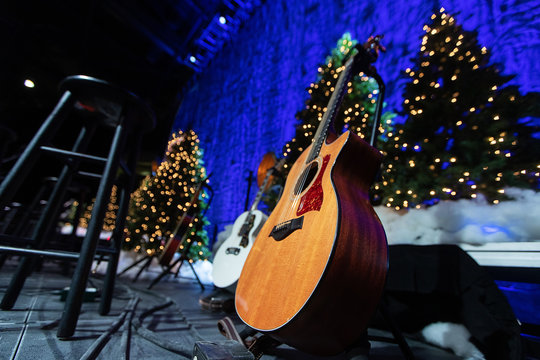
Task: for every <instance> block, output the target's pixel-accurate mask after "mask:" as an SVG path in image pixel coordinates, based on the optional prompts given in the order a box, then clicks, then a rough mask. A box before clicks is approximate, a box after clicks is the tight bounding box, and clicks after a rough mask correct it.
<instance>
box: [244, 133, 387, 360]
mask: <svg viewBox="0 0 540 360" xmlns="http://www.w3.org/2000/svg"><path fill="white" fill-rule="evenodd" d="M311 146H313V145H311ZM311 146H310V147H308V149H306V150H305V151H304V152H303V153H302V155H300V157H299V159H298V160H297V161H296V162H295V164H294V165H293V166H292V168H291V170H290V172H289V175H288V178H287V181H286V184H285V188H284V191H283V195H282V197H281V199H280V201H279V202H278V204H277V206H276V208H275V209H274V210H273V212H272V214H270V216H269V218H268V220H267V221H266V222H265V224H264V225H263V227H262V229H261V231H260V232H259V235H258V236H257V240H256V241H255V244H254V245H253V247H252V249H251V251H250V253H249V255H248V258H247V259H246V262H245V264H244V268H243V270H242V274H241V276H240V279H239V281H238V285H237V289H236V299H235V305H236V310H237V312H238V315H239V316H240V318H241V319H242V320H243V321H244V322H245V323H246V324H247V325H248V326H250V327H252V328H254V329H257V330H259V331H261V332H265V333H269V334H270V335H271V336H273V337H274V338H276V339H277V340H279V341H281V342H283V343H286V344H288V345H291V346H293V347H295V348H297V349H299V350H302V351H305V352H308V353H314V354H318V355H333V354H337V353H339V352H341V351H343V350H345V349H346V348H347V347H349V346H351V345H352V344H353V343H354V342H355V341H357V340H358V339H359V338H360V336H361V334H362V331H363V330H364V329H365V328H366V327H367V324H368V322H369V320H370V318H371V316H372V315H373V313H374V311H375V308H376V306H377V305H378V302H379V299H380V295H381V293H382V289H383V286H384V282H385V277H386V270H387V244H386V235H385V233H384V229H383V227H382V224H381V222H380V220H379V218H378V217H377V215H376V214H375V212H374V210H373V208H372V206H371V204H370V201H369V195H368V190H369V187H370V185H371V184H372V182H373V179H374V177H375V175H376V173H377V171H378V169H379V166H380V160H381V155H380V153H379V151H377V150H376V149H374V148H373V147H371V146H370V145H369V144H367V143H366V142H364V141H363V140H361V139H360V138H359V137H357V136H356V135H354V134H352V133H350V132H346V133H344V134H342V135H341V136H339V137H338V138H337V139H335V140H334V141H333V142H331V143H326V142H325V143H324V144H323V145H322V147H321V149H320V153H319V155H318V156H317V158H316V159H315V160H313V162H312V163H311V164H315V163H316V165H317V166H313V168H314V169H315V170H312V172H313V171H316V173H315V175H312V176H308V181H307V182H306V183H305V184H304V185H303V186H300V185H302V184H301V183H300V185H299V179H301V178H303V174H304V168H305V166H304V163H305V162H306V159H307V156H308V153H309V151H310V148H311ZM309 167H310V165H308V168H309ZM291 223H293V225H294V227H292V228H289V229H288V230H287V228H288V227H289V226H291ZM283 229H285V230H283ZM276 238H278V240H276Z"/></svg>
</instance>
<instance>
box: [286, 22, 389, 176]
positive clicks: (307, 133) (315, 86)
mask: <svg viewBox="0 0 540 360" xmlns="http://www.w3.org/2000/svg"><path fill="white" fill-rule="evenodd" d="M357 43H358V41H356V40H352V39H351V35H350V34H349V33H345V34H344V35H343V36H342V37H341V39H339V40H338V42H337V47H336V48H334V49H333V50H332V52H331V55H329V56H328V57H327V58H326V61H325V64H322V65H320V66H319V68H318V75H317V81H316V82H314V83H312V84H311V85H310V87H309V88H308V89H307V91H308V94H309V98H308V100H307V101H306V105H305V107H304V108H303V109H302V110H301V111H299V112H298V113H297V114H296V119H297V120H298V125H297V126H296V133H295V136H294V138H293V139H292V140H291V141H289V142H287V143H286V144H285V146H284V148H283V155H284V156H285V157H286V158H287V160H286V163H285V165H284V172H285V174H286V173H287V172H288V170H289V169H290V168H291V166H292V164H294V162H295V161H296V159H298V157H299V156H300V154H301V153H302V152H303V151H304V150H305V149H306V148H307V147H308V146H309V145H310V144H311V143H312V141H313V137H314V135H315V132H316V131H317V128H318V126H319V123H320V122H321V119H322V117H323V115H324V113H325V112H326V106H327V105H328V102H329V100H330V97H331V96H332V93H333V92H334V87H335V86H336V84H337V80H338V77H339V73H340V71H341V68H342V66H343V65H344V64H345V62H346V61H347V59H348V58H349V56H350V55H351V51H352V49H353V47H354V46H355V45H356V44H357ZM378 93H379V89H378V86H377V82H376V81H375V80H374V79H373V78H370V77H368V76H366V75H365V74H363V73H359V74H355V75H354V76H353V78H352V80H351V81H350V83H349V84H348V90H347V94H345V96H344V98H343V102H342V103H341V106H340V107H339V109H338V112H337V114H336V118H335V120H334V128H335V131H336V132H337V133H338V134H341V133H342V132H343V131H344V130H350V131H351V132H353V133H355V134H357V135H359V136H360V137H362V138H368V137H369V134H371V126H372V121H373V116H372V115H373V113H374V111H375V106H376V98H377V94H378ZM394 117H395V114H393V113H391V112H385V113H383V114H382V117H381V126H380V127H379V130H378V131H379V143H380V141H381V140H382V142H383V143H384V142H386V140H387V138H386V133H388V132H390V131H391V129H392V119H393V118H394Z"/></svg>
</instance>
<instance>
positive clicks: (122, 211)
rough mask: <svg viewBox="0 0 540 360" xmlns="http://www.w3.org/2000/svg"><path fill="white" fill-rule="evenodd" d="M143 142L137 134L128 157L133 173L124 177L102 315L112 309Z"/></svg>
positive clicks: (102, 303) (102, 301) (103, 295)
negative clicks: (113, 250) (136, 169)
mask: <svg viewBox="0 0 540 360" xmlns="http://www.w3.org/2000/svg"><path fill="white" fill-rule="evenodd" d="M141 142H142V136H141V135H140V134H139V135H137V139H136V141H135V145H134V151H133V152H132V153H131V154H130V156H129V159H128V164H127V165H128V166H127V167H128V170H129V171H130V172H131V174H126V178H125V179H124V181H123V186H122V188H121V194H120V201H119V206H118V213H117V216H116V223H115V224H114V232H113V235H112V237H111V240H112V241H114V247H115V253H114V254H112V255H111V256H110V258H109V264H108V266H107V274H106V275H105V282H104V284H103V291H102V293H101V302H100V304H99V313H100V314H101V315H107V314H108V313H109V311H110V309H111V302H112V295H113V291H114V282H115V280H116V271H117V268H118V258H119V257H120V251H121V249H122V239H123V235H124V226H125V224H126V217H127V212H128V207H129V200H130V195H131V192H132V191H133V189H134V187H135V168H136V166H137V160H138V159H139V153H140V148H141Z"/></svg>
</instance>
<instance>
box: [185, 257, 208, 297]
mask: <svg viewBox="0 0 540 360" xmlns="http://www.w3.org/2000/svg"><path fill="white" fill-rule="evenodd" d="M188 264H189V267H190V268H191V270H192V271H193V275H195V277H196V278H197V281H198V282H199V286H200V287H201V291H204V285H203V283H202V282H201V279H199V276H198V275H197V272H196V271H195V268H194V267H193V264H192V263H191V262H190V261H188Z"/></svg>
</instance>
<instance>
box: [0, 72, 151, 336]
mask: <svg viewBox="0 0 540 360" xmlns="http://www.w3.org/2000/svg"><path fill="white" fill-rule="evenodd" d="M60 89H61V91H62V93H63V95H62V97H61V99H60V101H59V102H58V104H57V105H56V107H55V109H54V110H53V111H52V113H51V114H50V115H49V116H48V118H47V119H46V120H45V122H44V123H43V124H42V126H41V127H40V129H39V130H38V132H37V133H36V135H35V136H34V138H33V139H32V140H31V141H30V143H29V145H28V146H27V147H26V149H25V150H24V152H23V154H22V155H21V157H20V158H19V159H18V161H17V162H16V164H15V165H14V166H13V168H12V169H11V170H10V172H9V173H8V174H7V176H6V178H5V179H4V180H3V182H2V183H1V184H0V206H3V205H6V204H8V203H9V202H10V201H11V200H12V198H13V196H14V195H15V193H16V192H17V191H18V189H19V187H20V185H21V184H22V183H23V181H24V179H25V178H27V177H28V175H30V174H31V171H32V169H33V168H35V166H36V165H37V161H38V160H39V159H40V158H41V155H43V154H45V153H46V154H49V155H52V156H54V157H57V158H60V159H62V160H63V161H64V162H65V165H64V166H63V168H62V170H61V173H60V175H59V176H58V178H57V181H56V184H55V186H54V188H53V190H52V192H51V195H50V196H49V198H48V200H47V205H46V207H45V209H44V211H43V213H42V215H41V216H40V218H39V220H38V223H37V224H36V227H35V228H34V231H33V233H32V236H31V238H30V239H29V240H30V243H31V244H32V247H31V248H15V247H5V246H2V247H0V252H5V253H15V254H18V255H22V256H23V258H22V260H21V261H20V263H19V265H18V267H17V270H16V272H15V274H14V275H13V277H12V279H11V282H10V284H9V286H8V288H7V291H6V293H5V295H4V297H3V299H2V302H1V304H0V307H1V308H2V309H5V310H7V309H11V308H12V307H13V305H14V304H15V301H16V300H17V297H18V295H19V293H20V291H21V289H22V287H23V285H24V281H25V279H26V277H27V276H28V275H29V274H30V273H31V272H32V269H33V267H34V264H35V260H36V257H37V256H43V257H51V258H61V259H77V266H76V268H75V272H74V275H73V278H72V281H71V286H70V290H69V292H68V295H67V298H66V304H65V307H64V311H63V314H62V318H61V320H60V324H59V328H58V333H57V336H58V337H59V338H67V337H70V336H72V335H73V333H74V332H75V327H76V325H77V320H78V317H79V314H80V311H81V305H82V300H83V296H84V293H85V289H86V284H87V280H88V276H89V274H90V270H91V266H92V262H93V260H94V256H95V253H96V250H97V246H98V242H99V237H100V233H101V230H102V227H103V221H104V216H105V210H106V207H107V205H108V203H109V201H110V194H111V190H112V186H113V184H116V185H117V188H118V190H117V194H118V198H119V209H118V213H117V219H116V224H115V229H114V231H113V234H112V236H111V239H110V241H109V242H108V243H109V247H108V248H104V249H99V250H100V251H102V252H103V253H106V254H107V255H108V266H107V273H106V275H105V279H104V286H103V290H102V296H101V303H100V310H99V311H100V313H101V314H102V315H104V314H107V313H108V312H109V310H110V304H111V300H112V291H113V288H114V280H115V275H116V268H117V265H118V258H119V253H120V247H121V241H122V234H123V230H124V225H125V218H126V215H127V208H128V203H129V197H130V193H131V191H132V190H133V189H134V185H135V177H136V175H135V167H136V163H137V160H138V157H139V153H140V148H141V143H142V135H143V134H144V133H146V132H148V131H150V130H152V129H153V128H154V126H155V116H154V113H153V112H152V110H151V109H150V108H149V107H148V106H147V105H146V104H145V103H144V102H143V101H142V100H141V99H140V98H138V97H137V96H136V95H134V94H132V93H130V92H128V91H126V90H125V89H122V88H120V87H118V86H115V85H113V84H110V83H108V82H106V81H103V80H99V79H95V78H91V77H88V76H81V75H78V76H70V77H68V78H66V79H64V80H63V81H62V83H61V84H60ZM74 109H76V111H77V112H78V113H79V115H80V114H84V115H85V116H84V119H83V120H81V121H80V122H81V127H80V132H79V134H78V136H77V137H76V139H75V143H74V145H73V146H72V148H71V150H63V149H60V148H57V147H52V146H49V145H50V141H51V140H52V138H53V137H54V136H55V135H57V133H58V131H59V129H60V126H61V125H62V124H63V123H64V122H65V120H66V119H67V118H68V116H69V115H70V114H73V110H74ZM99 127H105V128H112V129H113V136H112V140H111V143H110V146H109V147H108V148H107V152H108V154H107V156H106V157H102V156H96V155H91V154H88V153H86V151H87V150H88V149H89V143H90V140H91V138H92V136H93V135H94V133H95V132H96V130H97V129H98V128H99ZM83 163H92V164H97V165H99V168H100V169H102V171H101V172H99V173H95V172H87V171H82V170H81V166H80V165H81V164H83ZM74 177H85V178H88V179H90V180H92V179H93V180H94V181H96V180H97V181H98V183H99V184H98V185H97V190H96V195H95V199H96V200H95V203H94V206H93V210H92V213H91V218H90V221H89V224H88V229H87V232H86V235H85V237H84V239H83V241H82V245H81V249H80V252H79V253H67V252H61V251H47V250H44V249H45V248H46V246H47V241H48V238H49V237H50V236H51V235H52V233H53V230H55V225H56V222H57V219H58V216H59V212H60V210H61V203H62V201H63V200H64V196H65V194H66V190H67V189H68V187H69V186H70V184H71V183H72V180H73V179H74ZM21 240H23V242H25V241H24V240H25V239H21ZM26 240H28V239H26ZM26 242H28V241H26Z"/></svg>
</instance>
